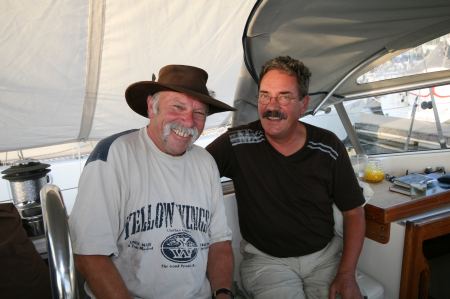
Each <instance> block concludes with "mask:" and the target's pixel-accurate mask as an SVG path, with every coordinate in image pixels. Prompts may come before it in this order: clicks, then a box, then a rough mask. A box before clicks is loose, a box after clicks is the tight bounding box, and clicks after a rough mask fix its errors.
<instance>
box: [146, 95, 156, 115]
mask: <svg viewBox="0 0 450 299" xmlns="http://www.w3.org/2000/svg"><path fill="white" fill-rule="evenodd" d="M147 114H148V118H153V116H154V115H155V111H153V97H152V96H151V95H149V96H148V97H147Z"/></svg>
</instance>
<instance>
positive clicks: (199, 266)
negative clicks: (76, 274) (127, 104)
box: [69, 128, 231, 299]
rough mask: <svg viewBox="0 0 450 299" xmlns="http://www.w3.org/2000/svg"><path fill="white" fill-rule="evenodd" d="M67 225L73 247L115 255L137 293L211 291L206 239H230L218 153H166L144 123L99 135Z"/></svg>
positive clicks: (148, 295) (79, 251)
mask: <svg viewBox="0 0 450 299" xmlns="http://www.w3.org/2000/svg"><path fill="white" fill-rule="evenodd" d="M69 225H70V232H71V238H72V241H73V251H74V253H75V254H81V255H92V254H95V255H108V256H109V255H111V259H112V261H113V262H114V264H115V265H116V267H117V269H118V270H119V272H120V274H121V276H122V278H123V280H124V281H125V284H126V286H127V287H128V289H129V291H130V292H131V293H132V294H133V296H134V297H135V298H158V299H159V298H170V299H173V298H210V297H211V288H210V284H209V281H208V280H207V278H206V265H207V260H208V247H209V245H210V244H212V243H215V242H220V241H225V240H230V239H231V231H230V229H229V227H228V225H227V221H226V216H225V208H224V203H223V195H222V187H221V184H220V179H219V173H218V171H217V167H216V164H215V162H214V160H213V158H212V157H211V156H210V155H209V153H208V152H207V151H206V150H204V149H203V148H201V147H198V146H193V147H192V148H191V149H190V150H188V151H187V152H186V153H185V154H184V155H182V156H178V157H174V156H170V155H167V154H165V153H163V152H161V151H160V150H159V149H158V148H157V147H156V146H155V144H154V143H153V142H152V141H151V139H150V138H149V137H148V135H147V131H146V128H142V129H140V130H139V131H137V130H136V131H128V132H123V133H121V134H117V135H114V136H111V137H109V138H107V139H105V140H103V141H102V142H100V143H99V145H98V146H97V148H96V149H95V150H94V152H93V153H92V154H91V156H90V157H89V159H88V161H87V162H86V165H85V167H84V170H83V173H82V175H81V178H80V182H79V189H78V195H77V199H76V202H75V205H74V207H73V210H72V212H71V215H70V218H69ZM88 293H90V291H89V290H88Z"/></svg>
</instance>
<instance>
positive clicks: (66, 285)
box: [40, 184, 79, 299]
mask: <svg viewBox="0 0 450 299" xmlns="http://www.w3.org/2000/svg"><path fill="white" fill-rule="evenodd" d="M40 197H41V205H42V215H43V219H44V228H45V236H46V238H47V250H48V264H49V268H50V280H51V286H52V296H53V299H56V298H58V299H78V298H79V294H78V288H77V280H76V271H75V262H74V258H73V252H72V244H71V241H70V234H69V224H68V222H67V212H66V208H65V206H64V202H63V200H62V195H61V191H60V189H59V188H58V187H57V186H55V185H51V184H47V185H44V186H43V187H42V189H41V191H40Z"/></svg>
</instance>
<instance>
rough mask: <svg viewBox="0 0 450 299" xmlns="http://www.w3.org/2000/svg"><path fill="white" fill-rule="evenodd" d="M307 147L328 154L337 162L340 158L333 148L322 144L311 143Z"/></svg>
mask: <svg viewBox="0 0 450 299" xmlns="http://www.w3.org/2000/svg"><path fill="white" fill-rule="evenodd" d="M307 147H309V148H311V149H317V150H320V151H322V152H324V153H327V154H329V155H330V157H331V158H333V159H334V160H336V159H337V158H338V157H339V155H338V153H337V152H336V151H335V150H334V149H333V148H332V147H331V146H329V145H326V144H323V143H321V142H314V141H309V142H308V145H307Z"/></svg>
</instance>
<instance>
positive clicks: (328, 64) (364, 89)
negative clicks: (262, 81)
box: [235, 0, 450, 123]
mask: <svg viewBox="0 0 450 299" xmlns="http://www.w3.org/2000/svg"><path fill="white" fill-rule="evenodd" d="M449 12H450V2H449V1H447V0H430V1H428V0H414V1H411V0H379V1H378V0H377V1H361V0H338V1H329V0H314V1H306V0H302V1H290V0H266V1H259V2H258V3H257V4H256V5H255V7H254V9H253V11H252V13H251V15H250V17H249V19H248V21H247V24H246V28H245V32H244V37H243V47H244V55H245V66H246V68H245V69H243V70H242V72H241V82H240V83H239V87H238V90H237V93H236V105H235V106H236V107H237V108H238V110H239V113H237V114H236V117H235V123H242V122H246V121H248V120H250V119H251V118H252V117H253V118H254V117H255V116H256V105H257V101H256V89H257V86H256V85H255V84H254V83H253V82H254V81H257V79H258V74H259V71H260V69H261V66H262V65H263V64H264V62H265V61H267V60H268V59H271V58H273V57H275V56H280V55H289V56H291V57H294V58H297V59H300V60H302V61H303V62H304V63H305V65H306V66H308V67H309V68H310V70H311V72H312V77H311V83H310V90H309V93H310V95H311V100H310V104H309V107H308V111H307V114H315V113H317V112H318V111H319V110H321V109H326V107H327V106H330V105H333V104H336V103H338V102H341V101H343V100H347V99H355V98H361V97H364V96H369V95H372V96H373V95H381V94H387V93H390V92H393V91H395V90H412V89H417V88H418V87H429V86H434V85H442V84H448V83H450V71H449V70H448V69H447V70H444V71H439V72H432V73H430V72H428V73H422V74H417V75H414V76H408V77H402V78H397V79H392V80H383V81H378V82H370V83H363V84H362V83H358V82H357V78H358V77H360V76H362V75H363V74H365V73H366V72H368V71H369V70H372V69H373V68H375V67H376V66H378V65H380V64H382V63H385V62H386V61H388V60H390V59H392V58H393V57H394V56H397V55H399V54H400V53H402V52H405V51H407V50H409V49H411V48H414V47H416V46H419V45H421V44H423V43H425V42H428V41H430V40H433V39H435V38H438V37H440V36H443V35H445V34H447V33H449V32H450V14H449ZM449 44H450V41H449ZM428 63H433V62H428ZM439 63H440V61H439V62H437V64H439ZM429 66H431V65H429ZM250 94H252V95H253V96H250Z"/></svg>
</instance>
